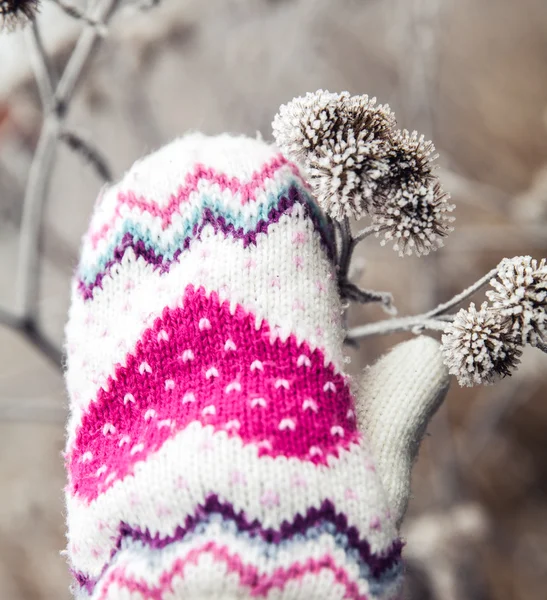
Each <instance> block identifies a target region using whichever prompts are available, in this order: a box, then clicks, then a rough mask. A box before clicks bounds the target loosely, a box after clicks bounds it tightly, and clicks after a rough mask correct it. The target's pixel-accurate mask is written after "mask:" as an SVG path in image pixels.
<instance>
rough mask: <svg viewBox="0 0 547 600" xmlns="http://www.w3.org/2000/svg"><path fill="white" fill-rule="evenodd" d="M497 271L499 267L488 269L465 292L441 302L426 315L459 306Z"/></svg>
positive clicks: (434, 314)
mask: <svg viewBox="0 0 547 600" xmlns="http://www.w3.org/2000/svg"><path fill="white" fill-rule="evenodd" d="M497 273H498V268H497V267H496V268H494V269H492V270H490V271H488V273H486V275H483V276H482V277H481V278H480V279H479V280H478V281H475V283H474V284H473V285H470V286H469V287H468V288H467V289H465V290H463V292H461V293H460V294H457V295H456V296H454V297H453V298H451V299H450V300H448V302H443V304H439V306H437V307H436V308H434V309H432V310H430V311H428V312H426V313H425V317H426V318H430V317H436V316H438V315H441V314H443V313H445V312H446V311H447V310H449V309H451V308H453V307H454V306H457V305H458V304H460V302H463V301H464V300H466V299H467V298H469V296H472V295H473V294H474V293H475V292H477V291H478V290H480V289H481V287H483V286H485V285H486V284H487V283H488V282H489V281H490V280H491V279H492V277H495V276H496V275H497Z"/></svg>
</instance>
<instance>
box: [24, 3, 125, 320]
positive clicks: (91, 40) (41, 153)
mask: <svg viewBox="0 0 547 600" xmlns="http://www.w3.org/2000/svg"><path fill="white" fill-rule="evenodd" d="M118 4H119V0H102V1H100V2H98V3H97V4H96V6H95V8H94V10H93V11H92V12H91V15H90V18H92V19H94V20H96V21H97V22H106V21H107V20H108V18H109V17H110V16H111V15H112V13H113V11H114V10H115V8H116V7H117V6H118ZM98 38H99V34H98V32H97V29H96V28H86V29H85V30H84V31H83V32H82V33H81V35H80V37H79V39H78V42H77V43H76V47H75V48H74V50H73V52H72V55H71V57H70V59H69V61H68V63H67V66H66V67H65V70H64V72H63V75H62V77H61V79H60V81H59V83H58V85H57V88H56V90H55V94H54V96H55V102H54V103H53V105H52V106H48V105H44V109H45V110H49V114H48V115H47V116H46V118H45V120H44V124H43V126H42V131H41V133H40V138H39V141H38V145H37V148H36V152H35V155H34V159H33V161H32V166H31V169H30V173H29V178H28V182H27V188H26V191H25V197H24V204H23V217H22V224H21V235H20V241H19V257H18V269H17V273H18V281H17V306H18V312H19V313H20V316H21V317H24V318H25V319H30V320H31V321H33V320H35V319H36V317H37V312H38V287H39V247H40V229H41V223H42V216H43V211H44V205H45V200H46V198H47V194H48V191H49V184H50V180H51V174H52V172H53V166H54V161H55V153H56V149H57V143H58V140H59V134H60V132H61V123H62V121H63V120H64V118H65V116H66V114H67V110H68V106H69V104H70V101H71V99H72V96H73V94H74V91H75V89H76V86H77V85H78V82H79V81H80V79H81V77H82V74H83V73H84V71H85V69H86V67H87V65H88V64H89V61H90V59H91V57H92V55H93V53H94V51H95V50H96V48H97V41H98ZM37 44H38V42H37ZM37 48H38V46H37ZM38 56H43V54H40V51H38ZM33 64H34V68H35V75H36V78H37V79H43V77H44V71H43V65H42V64H39V63H38V62H37V61H34V63H33Z"/></svg>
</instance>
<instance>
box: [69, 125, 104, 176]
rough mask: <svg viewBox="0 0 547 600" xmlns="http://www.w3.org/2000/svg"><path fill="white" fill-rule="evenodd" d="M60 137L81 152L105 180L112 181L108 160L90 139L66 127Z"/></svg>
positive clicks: (75, 150)
mask: <svg viewBox="0 0 547 600" xmlns="http://www.w3.org/2000/svg"><path fill="white" fill-rule="evenodd" d="M59 139H60V140H62V141H63V142H65V143H66V145H67V146H68V147H69V148H70V149H71V150H73V151H74V152H76V153H77V154H79V155H80V156H81V157H82V158H83V159H84V160H85V161H86V162H88V163H90V164H91V166H92V167H93V168H94V169H95V171H96V172H97V175H98V176H99V177H100V178H101V179H102V180H103V181H106V182H111V181H112V171H111V169H110V166H109V165H108V161H107V160H106V158H105V157H104V156H103V155H102V154H101V152H100V150H99V149H98V148H97V147H96V146H93V145H92V143H91V142H90V141H89V140H86V139H84V138H83V137H82V136H81V135H80V134H78V133H75V132H74V131H69V130H66V129H63V131H62V132H61V133H60V134H59Z"/></svg>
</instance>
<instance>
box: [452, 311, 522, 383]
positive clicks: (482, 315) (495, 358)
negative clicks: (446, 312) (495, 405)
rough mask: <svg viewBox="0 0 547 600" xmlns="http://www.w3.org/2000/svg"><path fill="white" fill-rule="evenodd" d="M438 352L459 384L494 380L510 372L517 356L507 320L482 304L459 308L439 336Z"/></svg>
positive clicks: (516, 345)
mask: <svg viewBox="0 0 547 600" xmlns="http://www.w3.org/2000/svg"><path fill="white" fill-rule="evenodd" d="M442 352H443V357H444V362H445V364H446V366H447V367H448V370H449V372H450V373H451V374H452V375H455V376H456V378H457V379H458V383H459V384H460V385H461V386H473V385H480V384H490V383H494V382H495V381H496V380H497V379H500V378H501V377H505V376H506V375H511V371H512V370H514V369H515V368H516V366H517V365H518V363H519V357H520V355H521V351H520V348H519V346H518V344H517V343H516V342H515V339H514V337H512V335H511V332H510V330H509V328H508V323H507V319H506V318H504V317H502V316H501V315H500V313H499V312H498V311H496V310H495V309H491V308H489V307H488V305H487V304H486V303H483V304H482V306H481V307H480V309H479V310H477V309H476V308H475V305H474V304H473V303H471V305H470V306H469V308H468V309H463V308H462V309H461V310H460V311H459V312H458V314H457V315H456V316H455V318H454V321H453V322H452V323H450V324H449V325H448V326H447V328H446V330H445V333H444V335H443V336H442Z"/></svg>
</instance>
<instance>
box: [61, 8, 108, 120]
mask: <svg viewBox="0 0 547 600" xmlns="http://www.w3.org/2000/svg"><path fill="white" fill-rule="evenodd" d="M119 3H120V0H102V1H101V2H99V3H98V4H97V5H96V6H95V8H94V9H93V10H92V11H91V12H90V15H89V16H90V19H92V20H93V21H96V22H97V23H104V24H105V25H106V23H107V21H108V20H109V18H110V17H111V15H112V14H113V12H114V11H115V9H116V8H117V6H118V4H119ZM99 38H100V35H99V32H98V31H97V28H96V27H88V28H86V29H84V31H82V33H81V34H80V37H79V38H78V41H77V42H76V47H75V48H74V50H73V51H72V54H71V55H70V58H69V60H68V63H67V65H66V67H65V70H64V71H63V75H62V77H61V79H60V81H59V84H58V85H57V89H56V90H55V96H56V99H57V102H58V104H59V107H60V111H61V113H63V114H64V112H65V110H66V109H67V108H68V104H69V103H70V100H71V99H72V96H73V94H74V91H75V89H76V86H77V85H78V83H79V81H80V79H81V78H82V75H83V74H84V72H85V70H86V68H87V65H88V64H89V61H90V60H91V57H92V56H93V54H94V52H95V50H96V49H97V45H98V42H99Z"/></svg>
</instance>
